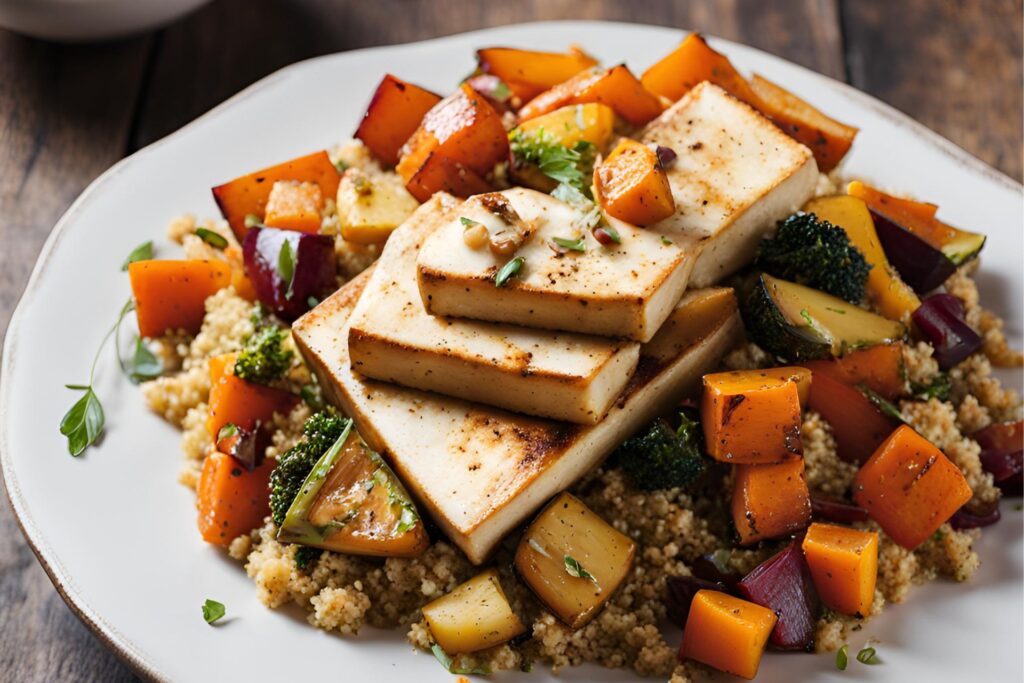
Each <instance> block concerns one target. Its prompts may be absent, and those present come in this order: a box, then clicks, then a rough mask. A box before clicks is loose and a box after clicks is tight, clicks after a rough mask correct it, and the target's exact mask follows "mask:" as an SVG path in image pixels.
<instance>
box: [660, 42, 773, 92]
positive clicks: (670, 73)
mask: <svg viewBox="0 0 1024 683" xmlns="http://www.w3.org/2000/svg"><path fill="white" fill-rule="evenodd" d="M701 81H710V82H712V83H714V84H715V85H717V86H718V87H720V88H722V89H723V90H725V91H726V92H727V93H729V94H730V95H732V96H733V97H735V98H737V99H740V100H743V101H744V102H746V103H747V104H749V105H751V106H752V107H755V108H757V109H760V107H761V101H760V98H758V96H757V94H756V93H755V92H754V90H753V89H752V88H751V87H750V84H749V83H747V81H746V79H745V78H743V76H741V75H740V74H739V72H738V71H736V68H735V67H733V65H732V63H731V62H730V61H729V60H728V58H726V56H725V55H723V54H721V53H719V52H716V51H715V50H712V49H711V46H709V45H708V44H707V43H706V42H705V41H704V38H703V37H701V35H700V34H699V33H691V34H690V35H688V36H686V38H685V39H684V40H683V42H682V43H681V44H680V45H679V47H677V48H676V49H675V50H673V51H672V52H670V53H669V54H667V55H665V56H664V57H663V58H662V59H661V61H659V62H657V63H655V64H654V65H652V66H651V67H650V68H649V69H647V71H645V72H644V74H643V76H641V77H640V82H641V83H643V85H644V87H645V88H647V89H648V90H649V91H651V92H652V93H654V94H656V95H661V96H662V97H667V98H668V99H670V100H672V101H673V102H674V101H675V100H678V99H679V98H680V97H682V96H683V95H685V94H686V93H688V92H689V91H690V90H691V89H692V88H694V87H695V86H696V85H697V84H698V83H700V82H701Z"/></svg>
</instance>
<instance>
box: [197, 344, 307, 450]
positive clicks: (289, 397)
mask: <svg viewBox="0 0 1024 683" xmlns="http://www.w3.org/2000/svg"><path fill="white" fill-rule="evenodd" d="M236 360H237V356H236V355H235V354H233V353H229V354H224V355H222V356H214V357H213V358H211V359H210V361H209V367H210V399H209V408H208V410H209V415H208V417H207V420H206V427H207V430H208V431H209V432H210V436H211V437H213V438H216V437H217V434H218V433H219V432H220V430H221V428H222V427H224V425H226V424H234V425H236V426H237V427H239V428H240V429H243V430H245V431H247V432H252V431H255V429H256V428H257V427H258V426H259V425H260V424H266V423H268V422H270V420H271V418H273V416H274V413H279V414H282V415H285V414H287V413H288V412H289V411H290V410H291V409H292V408H294V407H295V405H296V404H297V403H298V402H299V397H298V396H295V395H294V394H290V393H288V392H287V391H282V390H281V389H275V388H273V387H268V386H264V385H262V384H255V383H253V382H246V381H245V380H244V379H239V378H238V377H235V376H234V375H233V374H232V368H234V367H235V361H236Z"/></svg>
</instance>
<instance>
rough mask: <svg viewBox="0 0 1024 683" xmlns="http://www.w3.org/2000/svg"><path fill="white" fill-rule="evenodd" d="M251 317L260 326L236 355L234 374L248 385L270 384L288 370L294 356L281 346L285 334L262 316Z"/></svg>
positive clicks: (290, 351)
mask: <svg viewBox="0 0 1024 683" xmlns="http://www.w3.org/2000/svg"><path fill="white" fill-rule="evenodd" d="M254 318H257V319H258V320H259V324H258V325H257V326H256V329H255V330H254V331H253V333H252V334H251V335H249V337H247V338H246V339H245V341H244V343H243V344H242V350H241V351H239V352H238V359H237V360H236V361H235V370H234V375H235V377H238V378H239V379H244V380H246V381H247V382H256V383H258V384H270V383H271V382H273V381H274V380H276V379H280V378H281V377H282V376H283V375H284V373H285V372H287V371H288V368H289V367H290V366H291V363H292V358H293V357H294V356H295V353H294V352H293V351H292V350H291V349H287V348H285V347H284V340H285V339H286V338H287V337H288V333H287V332H285V331H284V330H283V329H281V328H280V327H278V326H277V325H275V324H274V323H273V322H270V321H266V320H265V319H264V318H262V317H261V316H254Z"/></svg>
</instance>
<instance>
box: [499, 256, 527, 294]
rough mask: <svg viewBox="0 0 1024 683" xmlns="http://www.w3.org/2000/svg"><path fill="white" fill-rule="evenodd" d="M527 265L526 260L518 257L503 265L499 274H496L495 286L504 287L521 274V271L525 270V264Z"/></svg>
mask: <svg viewBox="0 0 1024 683" xmlns="http://www.w3.org/2000/svg"><path fill="white" fill-rule="evenodd" d="M524 263H526V259H525V258H523V257H522V256H516V257H515V258H514V259H512V260H511V261H509V262H508V263H506V264H505V265H503V266H502V267H501V268H500V269H499V270H498V272H497V273H495V274H494V286H495V287H503V286H505V283H506V282H508V281H509V279H510V278H513V277H515V276H516V275H518V274H519V271H520V270H522V269H523V264H524Z"/></svg>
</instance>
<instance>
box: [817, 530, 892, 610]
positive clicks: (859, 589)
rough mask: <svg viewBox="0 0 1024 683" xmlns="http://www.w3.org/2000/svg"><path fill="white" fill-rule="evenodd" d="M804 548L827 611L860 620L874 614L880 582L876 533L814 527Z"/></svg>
mask: <svg viewBox="0 0 1024 683" xmlns="http://www.w3.org/2000/svg"><path fill="white" fill-rule="evenodd" d="M801 547H802V548H803V551H804V557H805V558H806V559H807V566H808V567H809V568H810V570H811V576H812V577H813V578H814V587H815V588H816V589H817V591H818V595H819V596H820V597H821V601H822V602H823V603H825V606H826V607H828V608H829V609H833V610H835V611H836V612H839V613H841V614H849V615H853V616H857V617H861V618H863V617H866V616H867V615H868V614H870V613H871V604H872V603H873V602H874V600H875V582H876V581H877V579H878V534H877V533H876V532H874V531H860V530H858V529H847V528H846V527H841V526H835V525H832V524H819V523H814V524H812V525H811V526H810V528H808V529H807V535H806V536H804V540H803V543H802V544H801Z"/></svg>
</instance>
